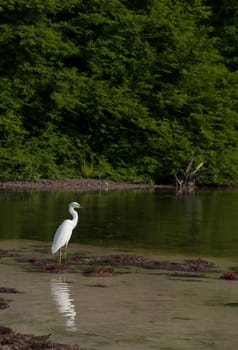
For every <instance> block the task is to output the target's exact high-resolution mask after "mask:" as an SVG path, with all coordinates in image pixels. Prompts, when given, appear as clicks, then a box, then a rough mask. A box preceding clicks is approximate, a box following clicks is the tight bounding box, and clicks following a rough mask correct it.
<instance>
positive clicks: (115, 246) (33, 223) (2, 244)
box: [0, 190, 238, 350]
mask: <svg viewBox="0 0 238 350" xmlns="http://www.w3.org/2000/svg"><path fill="white" fill-rule="evenodd" d="M74 200H77V201H79V202H80V203H81V205H83V206H84V209H80V210H79V224H78V226H77V228H76V229H75V231H74V233H73V236H72V239H71V242H70V246H69V253H70V252H78V253H79V254H82V255H85V254H93V255H102V254H112V253H113V254H125V253H128V254H131V253H134V254H145V255H147V256H149V257H151V258H157V259H161V260H163V259H173V260H175V261H176V260H178V261H181V260H183V259H184V258H186V257H206V258H208V259H210V260H212V261H213V262H214V263H215V264H216V266H217V267H218V270H219V269H221V270H223V271H224V270H227V269H228V268H230V266H236V265H238V215H237V213H238V192H236V191H230V192H229V191H226V192H224V191H216V192H212V191H197V192H196V193H194V194H190V195H184V196H178V195H176V194H175V193H173V192H162V191H157V190H150V191H148V190H147V191H141V190H137V191H127V192H124V191H123V192H117V191H113V192H102V193H69V192H37V191H33V192H30V191H26V192H23V191H15V192H14V191H1V192H0V212H1V220H0V248H2V249H9V248H16V249H18V252H19V253H20V255H21V256H22V257H36V258H37V257H39V258H42V257H43V258H45V257H46V256H45V255H44V253H43V251H41V250H39V249H36V247H42V246H43V247H44V246H45V245H47V246H49V247H50V244H51V241H52V237H53V234H54V231H55V229H56V227H57V225H58V224H59V223H60V222H61V221H62V220H63V219H65V218H67V217H69V214H68V212H67V207H68V203H69V202H71V201H74ZM124 272H126V273H122V274H118V275H116V276H114V277H108V278H103V279H101V278H96V277H95V278H89V277H85V276H83V274H81V273H80V272H79V273H67V274H62V275H61V274H58V275H57V274H44V273H37V272H33V271H29V269H27V268H25V267H24V264H22V263H19V261H17V260H16V259H14V258H2V259H1V260H0V287H12V288H16V289H18V290H20V291H22V293H21V294H15V295H13V294H12V295H10V294H9V295H0V297H2V296H4V297H6V298H8V299H11V300H12V302H11V303H10V307H9V308H8V309H5V310H0V325H4V326H9V327H11V328H13V329H14V330H15V331H16V332H22V333H33V334H35V335H42V334H49V333H51V334H52V340H54V341H56V342H66V343H78V344H79V345H80V346H81V347H82V348H86V349H87V350H105V349H106V350H149V349H156V350H158V349H159V350H160V349H162V350H169V349H170V350H175V349H176V350H191V349H196V350H208V349H216V350H220V349H226V350H233V349H235V348H237V346H238V339H237V324H238V309H237V306H238V281H224V280H221V279H220V278H219V273H214V274H212V275H209V276H205V277H204V278H199V279H191V278H176V277H173V276H171V275H170V274H169V273H167V274H165V273H164V272H163V271H158V270H145V269H140V268H135V267H131V268H128V269H125V271H124ZM98 284H103V285H104V286H105V287H104V288H99V287H96V286H97V285H98Z"/></svg>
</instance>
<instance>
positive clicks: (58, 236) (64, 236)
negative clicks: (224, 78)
mask: <svg viewBox="0 0 238 350" xmlns="http://www.w3.org/2000/svg"><path fill="white" fill-rule="evenodd" d="M75 208H82V206H81V205H80V204H79V203H77V202H72V203H70V204H69V213H70V214H71V215H72V217H73V218H72V219H66V220H64V221H63V222H62V224H60V225H59V227H58V228H57V230H56V232H55V235H54V240H53V243H52V247H51V252H52V254H55V253H56V252H57V251H58V250H60V257H59V264H60V265H61V255H62V252H61V248H62V247H64V246H65V260H66V251H67V246H68V243H69V240H70V238H71V235H72V232H73V229H74V228H75V227H76V225H77V223H78V213H77V211H76V210H75Z"/></svg>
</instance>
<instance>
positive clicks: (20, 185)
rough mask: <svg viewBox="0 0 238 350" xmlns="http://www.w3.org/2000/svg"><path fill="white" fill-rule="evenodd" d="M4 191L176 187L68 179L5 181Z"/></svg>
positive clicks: (3, 183) (2, 185)
mask: <svg viewBox="0 0 238 350" xmlns="http://www.w3.org/2000/svg"><path fill="white" fill-rule="evenodd" d="M1 188H2V189H12V190H18V189H19V190H22V189H24V190H47V191H50V190H53V191H54V190H55V191H56V190H62V191H109V190H133V189H154V188H160V189H173V188H174V186H167V185H155V184H149V183H133V182H117V181H112V180H100V179H66V180H50V179H42V180H37V181H33V180H17V181H3V182H2V184H1Z"/></svg>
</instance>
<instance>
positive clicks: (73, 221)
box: [69, 208, 78, 229]
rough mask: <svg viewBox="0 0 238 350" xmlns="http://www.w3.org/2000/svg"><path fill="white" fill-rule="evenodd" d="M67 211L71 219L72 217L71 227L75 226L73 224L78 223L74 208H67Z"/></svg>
mask: <svg viewBox="0 0 238 350" xmlns="http://www.w3.org/2000/svg"><path fill="white" fill-rule="evenodd" d="M69 213H70V214H71V215H72V217H73V219H72V227H73V229H74V228H75V226H76V225H77V223H78V213H77V212H76V210H74V208H69Z"/></svg>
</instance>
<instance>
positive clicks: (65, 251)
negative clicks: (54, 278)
mask: <svg viewBox="0 0 238 350" xmlns="http://www.w3.org/2000/svg"><path fill="white" fill-rule="evenodd" d="M66 258H67V245H66V246H65V250H64V263H65V265H66Z"/></svg>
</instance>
